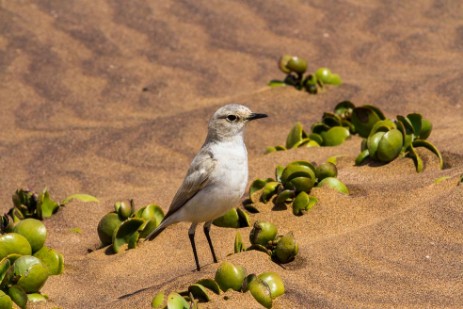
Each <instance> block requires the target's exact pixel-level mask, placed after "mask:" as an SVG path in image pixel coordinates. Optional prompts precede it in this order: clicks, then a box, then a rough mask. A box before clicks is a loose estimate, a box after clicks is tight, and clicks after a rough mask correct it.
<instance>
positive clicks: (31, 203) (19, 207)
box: [1, 188, 98, 228]
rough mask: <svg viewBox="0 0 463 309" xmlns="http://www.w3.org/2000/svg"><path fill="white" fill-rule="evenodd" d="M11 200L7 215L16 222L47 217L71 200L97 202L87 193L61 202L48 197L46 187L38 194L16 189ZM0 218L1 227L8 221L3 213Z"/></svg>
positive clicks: (74, 195)
mask: <svg viewBox="0 0 463 309" xmlns="http://www.w3.org/2000/svg"><path fill="white" fill-rule="evenodd" d="M12 200H13V207H12V208H11V209H10V210H9V211H8V215H9V216H10V218H11V219H13V222H18V221H20V220H22V219H25V218H36V219H39V220H43V219H45V218H49V217H51V216H52V215H53V214H55V213H56V212H57V211H58V210H59V209H60V207H64V206H65V205H66V204H68V203H69V202H71V201H72V200H79V201H81V202H98V200H97V199H96V198H95V197H94V196H91V195H88V194H72V195H70V196H68V197H67V198H65V199H64V200H62V201H61V202H57V201H55V200H53V199H52V198H51V197H50V193H49V192H48V189H47V188H45V189H44V190H43V191H42V192H41V193H40V194H37V193H35V192H32V191H30V190H27V189H18V190H16V192H15V193H14V194H13V197H12ZM1 220H2V222H1V223H2V225H1V227H2V228H6V225H5V224H7V223H8V221H9V219H8V218H7V215H4V216H3V217H2V218H1Z"/></svg>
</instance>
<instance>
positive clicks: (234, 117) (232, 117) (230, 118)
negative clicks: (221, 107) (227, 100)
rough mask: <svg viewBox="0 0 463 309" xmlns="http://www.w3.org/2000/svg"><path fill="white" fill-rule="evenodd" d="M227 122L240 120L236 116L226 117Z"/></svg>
mask: <svg viewBox="0 0 463 309" xmlns="http://www.w3.org/2000/svg"><path fill="white" fill-rule="evenodd" d="M227 120H228V121H238V120H240V117H238V116H236V115H228V116H227Z"/></svg>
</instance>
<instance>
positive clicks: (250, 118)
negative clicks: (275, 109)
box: [248, 113, 268, 120]
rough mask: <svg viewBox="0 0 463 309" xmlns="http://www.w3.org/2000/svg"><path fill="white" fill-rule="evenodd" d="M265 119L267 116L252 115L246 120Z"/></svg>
mask: <svg viewBox="0 0 463 309" xmlns="http://www.w3.org/2000/svg"><path fill="white" fill-rule="evenodd" d="M266 117H268V116H267V114H257V113H252V114H251V115H250V116H249V117H248V120H255V119H260V118H266Z"/></svg>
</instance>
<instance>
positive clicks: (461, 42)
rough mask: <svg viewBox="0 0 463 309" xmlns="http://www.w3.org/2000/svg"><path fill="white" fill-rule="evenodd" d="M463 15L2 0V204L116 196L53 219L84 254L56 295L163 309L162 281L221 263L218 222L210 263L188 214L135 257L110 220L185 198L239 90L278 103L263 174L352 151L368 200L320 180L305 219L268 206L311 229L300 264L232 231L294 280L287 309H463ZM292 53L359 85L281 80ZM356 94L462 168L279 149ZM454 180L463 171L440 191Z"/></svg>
mask: <svg viewBox="0 0 463 309" xmlns="http://www.w3.org/2000/svg"><path fill="white" fill-rule="evenodd" d="M462 16H463V7H462V2H461V1H458V0H454V1H452V0H449V1H444V0H442V1H441V0H435V1H431V0H423V1H381V0H371V1H356V0H347V1H324V0H323V1H322V0H316V1H296V0H291V1H263V0H261V1H218V0H216V1H193V0H191V1H175V0H172V1H133V0H131V1H123V0H120V1H118V0H102V1H93V0H82V1H23V0H0V106H1V113H0V168H1V172H2V176H1V177H0V192H1V194H0V202H1V203H0V211H1V212H5V211H6V210H7V209H9V208H10V207H11V205H12V204H11V194H12V193H13V192H14V191H15V190H16V189H17V188H18V187H29V188H31V189H33V190H35V191H40V190H42V189H43V188H44V187H45V186H47V187H48V188H49V190H50V191H51V193H52V195H53V196H55V197H57V198H64V197H65V196H67V195H70V194H72V193H77V192H82V193H88V194H92V195H95V196H97V197H98V198H99V199H100V203H99V204H84V203H79V202H74V203H72V204H70V205H69V206H68V207H66V208H64V209H63V210H62V211H60V212H59V213H58V214H57V215H55V216H53V218H51V219H48V220H46V221H45V224H46V226H47V228H48V231H49V237H48V240H47V244H48V245H49V246H51V247H54V248H56V249H57V250H59V251H61V252H62V253H63V254H64V256H65V261H66V267H65V273H64V274H63V275H60V276H55V277H51V278H50V279H49V280H48V282H47V283H46V285H45V287H44V288H43V292H44V293H45V294H48V296H49V298H50V302H49V304H48V305H47V307H53V306H58V307H61V308H149V306H150V302H151V299H152V297H153V296H154V295H155V293H156V292H157V291H159V290H161V289H164V290H166V291H173V290H181V289H184V288H185V287H187V286H188V285H189V284H190V283H193V282H194V281H196V280H198V279H200V278H204V277H212V276H213V275H214V272H215V270H216V268H217V264H213V263H212V261H211V256H210V253H209V249H208V247H207V242H206V241H205V237H204V235H203V233H202V232H201V230H200V229H198V233H197V237H196V240H197V246H198V252H199V258H200V261H201V264H202V267H203V268H202V270H201V271H200V272H197V271H195V270H194V269H195V267H194V260H193V254H192V252H191V248H190V244H189V240H188V237H187V229H188V226H189V225H188V224H187V223H180V224H177V225H175V226H172V227H170V228H168V229H167V230H166V231H165V232H164V233H163V234H161V235H160V236H159V237H158V238H157V239H156V240H155V241H153V242H149V243H145V244H142V245H141V246H140V247H139V248H137V249H135V250H130V251H126V252H123V253H120V254H117V255H108V254H106V253H105V250H104V249H98V243H99V239H98V236H97V233H96V226H97V224H98V221H99V219H100V218H101V217H102V216H103V215H104V214H105V213H107V212H109V211H110V210H111V209H112V207H113V203H114V202H115V201H117V200H124V199H129V198H133V199H134V200H135V203H136V205H137V206H138V207H141V206H143V205H146V204H148V203H151V202H155V203H158V204H159V205H161V206H162V207H163V208H164V209H167V208H168V205H169V203H170V201H171V198H172V197H173V195H174V193H175V191H176V189H177V187H178V185H179V184H180V182H181V180H182V179H183V176H184V174H185V171H186V169H187V168H188V165H189V163H190V161H191V159H192V157H193V156H194V154H195V153H196V151H197V150H198V149H199V147H200V146H201V144H202V142H203V140H204V138H205V134H206V125H207V121H208V119H209V116H210V115H211V114H212V113H213V112H214V111H215V110H216V109H217V108H218V107H219V106H221V105H224V104H226V103H230V102H239V103H242V104H245V105H248V106H249V107H250V108H251V109H253V110H255V111H257V112H264V113H268V114H269V115H270V117H269V118H267V119H265V120H261V121H256V122H254V123H252V124H250V125H249V126H248V128H247V132H246V141H247V145H248V152H249V165H250V166H249V169H250V173H249V174H250V175H249V178H250V180H252V179H254V178H257V177H259V178H262V177H269V176H272V175H273V172H274V168H275V166H276V165H277V164H287V163H289V162H291V161H293V160H302V159H303V160H309V161H315V162H322V161H324V160H326V159H327V158H328V157H330V156H332V155H339V156H340V158H339V159H338V168H339V176H338V178H339V179H341V180H342V181H343V182H345V183H346V184H347V186H348V187H349V188H350V189H351V195H350V196H348V197H346V196H342V195H339V194H337V193H335V192H333V191H330V190H317V192H316V193H315V194H316V196H317V197H318V198H319V201H320V202H319V203H318V204H317V205H316V206H315V207H314V208H313V209H312V210H311V211H310V212H309V213H308V214H307V215H305V216H302V217H295V216H293V215H292V214H291V212H289V211H286V212H281V211H280V212H272V211H270V210H269V211H267V212H263V213H260V214H257V215H253V216H252V220H256V219H259V220H270V221H272V222H273V223H275V224H276V225H277V226H278V227H279V230H280V232H281V233H286V232H289V231H293V232H294V235H295V237H296V239H297V241H298V242H299V245H300V253H299V256H298V257H297V259H296V260H295V261H294V262H293V263H291V264H288V265H287V267H286V269H282V268H280V267H279V266H278V265H276V264H274V263H272V262H271V261H270V260H269V259H268V258H266V256H265V255H264V254H263V253H259V252H246V253H242V254H235V255H231V256H228V254H229V253H231V252H232V251H233V239H234V236H235V232H236V231H235V230H233V229H224V228H217V227H213V228H212V232H211V235H212V238H213V241H214V244H215V247H216V251H217V253H218V255H219V259H220V260H229V261H232V262H233V263H236V264H241V265H243V266H245V268H246V269H247V270H248V272H249V273H250V272H255V273H260V272H262V271H267V270H273V271H277V272H279V273H280V274H281V276H282V277H283V279H284V281H285V283H286V287H287V293H286V294H285V295H284V296H282V297H280V298H278V299H277V301H276V302H275V308H462V307H463V293H462V291H463V186H457V183H458V182H459V176H460V175H461V174H463V140H462V133H463V121H462V120H463V117H462V116H463V108H462V97H463V53H462V52H463V19H462ZM283 53H291V54H294V55H299V56H302V57H305V58H306V59H308V60H309V67H310V69H311V70H315V69H316V68H317V67H320V66H328V67H330V68H331V69H332V70H333V71H335V72H337V73H339V74H340V75H341V76H342V77H343V79H344V84H343V85H342V86H340V87H338V88H331V89H329V90H328V91H326V92H325V93H322V94H319V95H308V94H307V93H303V92H298V91H296V90H295V89H292V88H289V87H288V88H276V89H270V88H268V87H267V86H266V83H267V82H268V81H269V80H271V79H274V78H282V77H283V74H282V73H281V72H280V71H279V70H278V69H277V66H276V60H277V59H278V58H279V56H280V55H282V54H283ZM345 99H349V100H351V101H353V102H354V103H355V104H356V105H363V104H375V105H377V106H379V107H380V108H381V109H382V110H383V111H384V112H385V114H386V115H387V116H389V117H395V115H397V114H403V115H406V114H408V113H411V112H420V113H422V114H423V115H424V116H425V117H427V118H429V119H430V120H431V121H432V123H433V125H434V130H433V133H432V135H431V136H430V138H429V140H430V141H432V142H433V143H434V144H435V145H436V146H437V147H438V148H439V149H440V150H441V151H442V154H443V157H444V160H445V162H446V163H445V168H444V169H443V170H440V169H439V168H438V167H437V159H436V158H435V157H434V156H433V155H431V154H430V152H429V151H427V150H420V154H422V155H423V158H424V162H425V169H424V172H422V173H420V174H418V173H416V172H415V168H414V165H413V163H412V161H411V159H407V158H403V159H398V160H395V161H394V162H392V163H390V164H388V165H383V166H369V165H364V166H361V167H356V166H354V165H353V161H354V158H355V157H356V155H357V153H358V151H359V148H360V141H361V140H360V138H359V137H353V138H352V139H350V140H349V141H347V142H346V143H344V144H343V145H341V146H338V147H324V148H307V149H298V150H291V151H286V152H279V153H273V154H270V155H265V154H264V149H265V147H266V146H270V145H277V144H283V143H284V141H285V138H286V135H287V133H288V131H289V129H290V128H291V127H292V125H293V124H294V123H295V122H296V121H301V122H302V123H303V124H304V126H305V127H307V128H309V127H310V125H311V124H312V123H313V122H315V121H317V120H319V119H320V117H321V115H322V113H323V112H324V111H330V110H332V109H333V107H334V105H335V104H336V103H338V102H340V101H342V100H345ZM441 176H450V178H449V179H448V180H446V181H443V182H441V183H439V184H436V183H435V179H437V178H438V177H441ZM211 206H212V205H211ZM73 228H80V229H81V233H76V232H73ZM248 232H249V228H245V229H242V230H241V234H242V235H245V236H246V235H248ZM245 238H246V237H245ZM95 249H97V250H95ZM92 250H93V251H92ZM89 251H91V252H90V253H89ZM225 295H226V296H228V297H229V299H228V300H225V299H224V295H222V296H214V297H213V299H212V301H211V302H210V303H207V304H204V305H202V307H204V308H258V307H259V305H258V303H257V302H256V301H255V300H253V298H252V297H251V296H250V295H249V293H247V294H238V293H231V292H228V293H226V294H225Z"/></svg>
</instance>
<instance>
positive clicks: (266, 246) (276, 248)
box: [234, 221, 299, 264]
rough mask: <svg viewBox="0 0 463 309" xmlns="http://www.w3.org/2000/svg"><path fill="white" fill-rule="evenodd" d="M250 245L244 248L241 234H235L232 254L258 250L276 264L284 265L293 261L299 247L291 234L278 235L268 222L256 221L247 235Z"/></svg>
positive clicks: (272, 225) (275, 228) (273, 226)
mask: <svg viewBox="0 0 463 309" xmlns="http://www.w3.org/2000/svg"><path fill="white" fill-rule="evenodd" d="M249 241H250V242H251V245H250V246H249V247H248V248H245V247H244V243H243V240H242V238H241V234H240V233H239V232H237V233H236V236H235V245H234V252H235V253H239V252H243V251H249V250H258V251H262V252H265V253H267V254H268V255H269V256H270V257H271V258H272V260H273V261H275V262H276V263H278V264H286V263H289V262H291V261H293V260H294V258H295V257H296V255H297V254H298V252H299V246H298V244H297V243H296V240H295V239H294V235H293V233H291V232H289V233H287V234H286V235H278V229H277V227H276V226H275V225H274V224H273V223H270V222H265V221H256V222H254V226H253V228H252V230H251V232H250V233H249Z"/></svg>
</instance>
